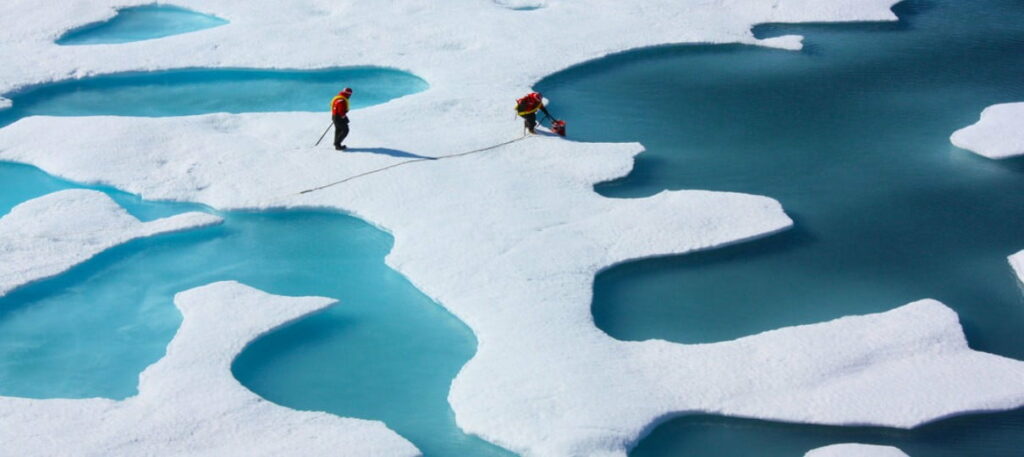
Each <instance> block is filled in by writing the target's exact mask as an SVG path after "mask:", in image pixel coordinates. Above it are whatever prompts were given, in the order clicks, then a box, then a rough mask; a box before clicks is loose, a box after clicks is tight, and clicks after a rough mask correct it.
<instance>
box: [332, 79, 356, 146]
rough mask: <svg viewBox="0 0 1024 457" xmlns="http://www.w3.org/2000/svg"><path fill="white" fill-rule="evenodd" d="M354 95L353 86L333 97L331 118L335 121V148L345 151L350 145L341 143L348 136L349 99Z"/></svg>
mask: <svg viewBox="0 0 1024 457" xmlns="http://www.w3.org/2000/svg"><path fill="white" fill-rule="evenodd" d="M351 96H352V88H351V87H346V88H345V90H343V91H341V92H338V95H336V96H334V98H333V99H331V120H332V121H334V149H337V150H339V151H343V150H345V149H348V146H345V145H343V144H341V142H342V141H345V137H347V136H348V99H349V97H351Z"/></svg>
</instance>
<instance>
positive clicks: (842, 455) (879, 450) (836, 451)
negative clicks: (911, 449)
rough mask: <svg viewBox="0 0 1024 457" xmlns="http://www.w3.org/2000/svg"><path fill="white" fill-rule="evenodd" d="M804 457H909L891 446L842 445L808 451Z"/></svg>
mask: <svg viewBox="0 0 1024 457" xmlns="http://www.w3.org/2000/svg"><path fill="white" fill-rule="evenodd" d="M804 457H910V456H908V455H907V454H906V453H904V452H903V451H901V450H899V449H897V448H894V447H892V446H875V445H871V444H858V443H844V444H833V445H832V446H825V447H820V448H818V449H813V450H811V451H808V452H807V454H805V455H804Z"/></svg>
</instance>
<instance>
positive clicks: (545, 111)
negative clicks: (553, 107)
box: [540, 103, 555, 119]
mask: <svg viewBox="0 0 1024 457" xmlns="http://www.w3.org/2000/svg"><path fill="white" fill-rule="evenodd" d="M540 110H541V111H543V112H544V115H545V116H547V117H550V118H551V119H554V118H555V117H554V116H552V115H551V113H549V112H548V109H547V108H545V107H544V103H541V104H540Z"/></svg>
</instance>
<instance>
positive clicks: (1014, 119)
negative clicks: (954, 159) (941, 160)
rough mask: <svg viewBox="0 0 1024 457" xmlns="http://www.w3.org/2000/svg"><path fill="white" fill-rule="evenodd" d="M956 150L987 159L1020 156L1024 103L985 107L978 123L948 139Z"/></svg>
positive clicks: (1023, 151) (1023, 145) (1023, 150)
mask: <svg viewBox="0 0 1024 457" xmlns="http://www.w3.org/2000/svg"><path fill="white" fill-rule="evenodd" d="M949 139H950V141H952V142H953V144H954V145H956V146H957V147H959V148H963V149H966V150H968V151H971V152H974V153H976V154H979V155H983V156H985V157H988V158H990V159H1006V158H1009V157H1016V156H1020V155H1024V102H1021V103H1002V104H999V105H992V106H990V107H988V108H985V110H984V111H982V112H981V120H979V121H978V122H977V123H975V124H972V125H970V126H967V127H964V128H962V129H960V130H957V131H956V132H953V135H952V136H951V137H950V138H949Z"/></svg>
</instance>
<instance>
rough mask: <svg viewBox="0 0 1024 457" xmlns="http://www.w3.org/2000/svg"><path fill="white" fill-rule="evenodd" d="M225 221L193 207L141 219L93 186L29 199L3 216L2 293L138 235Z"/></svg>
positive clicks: (0, 249) (0, 222)
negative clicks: (156, 217) (149, 220)
mask: <svg viewBox="0 0 1024 457" xmlns="http://www.w3.org/2000/svg"><path fill="white" fill-rule="evenodd" d="M220 221H221V219H220V218H219V217H217V216H214V215H212V214H207V213H200V212H192V213H185V214H179V215H177V216H172V217H168V218H164V219H158V220H155V221H152V222H140V221H139V220H138V219H136V218H134V217H132V215H131V214H128V212H127V211H125V210H124V208H121V207H120V206H119V205H118V204H117V203H115V202H114V201H113V200H111V199H110V197H108V196H106V194H104V193H102V192H98V191H94V190H65V191H61V192H55V193H52V194H49V195H45V196H42V197H39V198H36V199H33V200H29V201H27V202H25V203H22V204H20V205H18V206H16V207H14V209H12V210H11V212H10V213H8V214H7V215H6V216H4V217H3V218H0V296H2V295H4V294H6V293H7V292H10V291H11V290H13V289H15V288H17V287H20V286H22V285H25V284H28V283H30V282H33V281H38V280H40V279H44V278H49V277H52V276H55V275H58V274H60V273H62V272H64V271H67V270H68V269H70V268H71V267H73V266H75V265H78V264H80V263H82V262H85V261H86V260H89V259H90V258H92V257H93V256H95V255H96V254H99V253H100V252H103V251H105V250H107V249H110V248H112V247H114V246H117V245H119V244H122V243H126V242H128V241H131V240H134V239H136V238H143V237H148V236H154V235H159V234H161V233H168V232H176V231H182V230H188V229H193V228H198V227H204V226H208V225H213V224H218V223H220Z"/></svg>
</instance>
